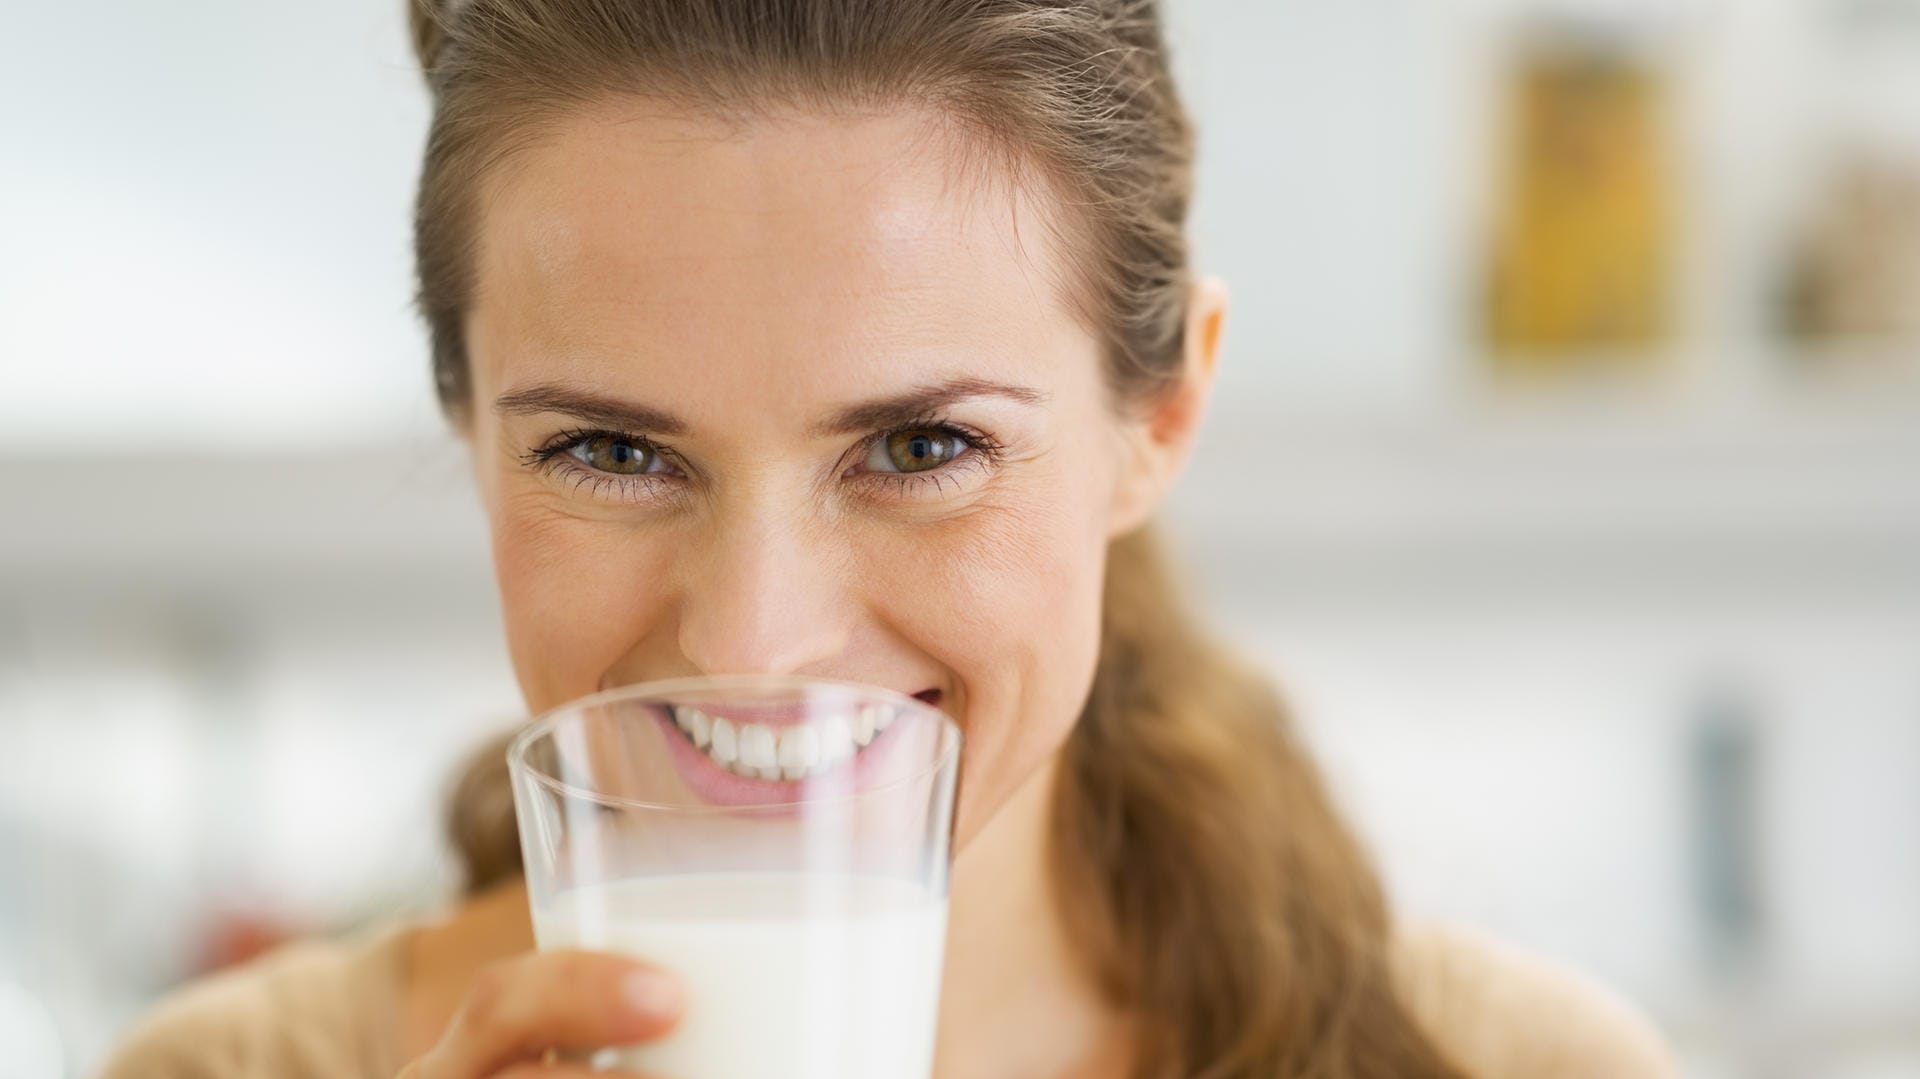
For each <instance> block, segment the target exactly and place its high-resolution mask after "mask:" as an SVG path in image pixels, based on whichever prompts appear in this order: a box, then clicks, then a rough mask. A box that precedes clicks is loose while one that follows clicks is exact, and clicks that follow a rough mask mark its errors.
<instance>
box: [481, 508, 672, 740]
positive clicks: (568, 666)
mask: <svg viewBox="0 0 1920 1079" xmlns="http://www.w3.org/2000/svg"><path fill="white" fill-rule="evenodd" d="M549 501H550V500H546V499H542V498H538V497H518V498H516V497H509V498H506V499H504V500H502V501H500V502H498V503H496V504H495V505H494V507H493V509H492V512H493V520H492V530H493V558H494V571H495V574H496V575H497V577H498V581H499V587H500V605H501V616H502V618H503V619H504V621H505V623H506V635H507V647H508V650H509V652H510V653H511V655H512V658H513V667H514V673H515V675H516V676H517V677H518V679H519V681H520V688H521V692H522V693H523V694H524V695H525V696H526V698H527V706H528V707H529V708H530V709H532V710H533V711H536V712H537V711H542V710H545V709H547V708H551V707H553V706H555V705H558V704H562V703H564V702H566V701H569V700H572V699H574V698H575V697H580V696H583V695H585V694H588V693H592V692H594V691H595V690H597V689H599V688H600V686H599V682H600V679H601V678H602V676H603V675H604V674H605V673H606V671H608V670H609V669H610V668H612V667H613V666H614V664H615V663H616V662H617V661H618V659H619V658H620V657H621V656H622V655H623V654H625V653H627V652H628V651H630V650H631V649H632V647H633V642H634V641H636V640H639V639H641V638H642V637H643V636H644V634H645V631H646V627H647V626H649V625H651V624H653V623H654V621H655V620H656V619H657V618H658V617H659V612H658V610H656V606H657V604H658V603H659V602H660V601H659V600H658V599H657V597H658V596H659V595H660V592H661V590H660V589H659V588H658V583H659V581H660V580H662V575H663V574H664V573H665V572H667V570H668V568H669V567H668V557H669V556H668V551H669V550H670V545H669V544H666V543H663V542H654V541H653V540H652V539H650V538H649V537H647V536H646V535H645V534H644V533H643V532H641V531H639V530H636V529H632V528H622V527H615V526H612V525H609V524H607V523H605V522H596V521H583V520H579V519H576V518H572V517H568V516H566V515H564V514H561V513H556V512H555V511H554V510H553V508H552V507H551V505H548V504H543V503H546V502H549ZM649 585H652V586H653V587H649Z"/></svg>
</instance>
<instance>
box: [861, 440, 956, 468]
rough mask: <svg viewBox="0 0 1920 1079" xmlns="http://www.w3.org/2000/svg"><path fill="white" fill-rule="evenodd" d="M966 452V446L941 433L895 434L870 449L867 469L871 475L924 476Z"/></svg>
mask: <svg viewBox="0 0 1920 1079" xmlns="http://www.w3.org/2000/svg"><path fill="white" fill-rule="evenodd" d="M964 449H966V443H964V442H962V441H961V440H960V439H958V438H955V437H954V436H953V435H951V434H948V433H947V432H945V431H939V430H933V429H918V430H912V431H895V432H894V433H893V434H890V435H888V436H887V437H886V438H884V439H881V440H880V442H879V444H877V445H876V446H874V452H873V453H871V454H869V455H868V457H867V467H868V468H870V469H872V470H873V471H875V472H927V471H930V470H932V469H936V468H939V467H940V466H941V465H944V464H946V463H947V462H948V461H951V460H953V459H954V458H955V457H958V456H960V452H961V451H962V450H964Z"/></svg>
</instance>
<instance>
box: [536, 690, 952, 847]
mask: <svg viewBox="0 0 1920 1079" xmlns="http://www.w3.org/2000/svg"><path fill="white" fill-rule="evenodd" d="M729 687H742V688H744V687H753V688H757V689H778V688H781V687H785V688H789V689H800V690H808V689H839V690H844V691H847V692H849V693H852V694H858V695H860V696H864V697H870V698H881V699H886V700H889V701H890V702H892V703H898V704H902V705H905V706H907V707H910V708H913V709H916V710H919V711H922V712H931V713H932V714H933V715H934V716H935V717H936V718H937V719H938V720H939V722H940V725H941V733H942V735H945V736H947V737H946V738H944V743H945V744H943V745H942V746H941V747H940V750H939V752H938V753H936V754H935V755H934V759H933V761H932V762H931V763H929V764H928V765H927V766H926V767H924V768H918V769H915V770H914V771H913V772H912V773H910V774H908V775H904V776H899V777H896V778H894V779H890V780H888V781H886V782H885V783H882V784H879V785H878V786H874V787H869V788H867V789H865V790H860V791H855V792H853V793H851V794H843V795H839V796H837V797H832V798H802V799H797V800H793V801H785V802H749V803H747V804H745V805H714V804H708V803H700V804H684V803H676V802H652V801H647V800H645V799H641V798H623V797H620V796H618V795H612V794H602V793H599V792H597V791H591V790H588V789H586V788H585V787H580V786H576V785H575V784H572V783H568V782H567V781H566V780H564V779H561V778H559V777H558V776H554V775H549V774H548V773H547V771H546V770H545V769H542V768H537V767H535V766H534V765H532V764H529V763H528V762H527V751H528V749H529V747H531V746H532V745H533V743H535V742H537V741H539V740H540V739H541V738H542V737H544V736H547V735H550V734H552V733H553V732H554V731H555V730H556V729H558V728H559V726H560V725H561V724H562V723H563V722H565V721H566V720H567V719H569V718H572V717H573V716H574V715H575V714H577V713H579V712H582V711H584V710H586V709H588V708H593V707H596V706H598V705H603V704H608V703H614V702H620V701H628V700H641V701H644V700H648V699H650V698H661V697H665V696H667V695H669V694H671V693H673V692H675V691H679V690H686V689H693V688H702V689H714V690H724V689H727V688H729ZM965 737H966V735H965V732H963V731H962V730H961V729H960V724H959V723H958V722H956V721H955V720H954V718H953V717H952V716H950V715H948V714H947V713H945V712H943V711H941V710H940V709H938V708H935V707H934V706H933V705H930V704H928V703H927V702H926V701H923V700H921V699H920V698H918V697H910V696H908V695H906V694H904V693H901V692H899V691H897V690H892V689H888V688H887V687H885V686H875V685H868V684H867V683H865V682H850V681H847V680H846V679H842V678H815V677H812V676H809V675H798V674H768V675H761V674H716V675H686V676H683V677H678V678H662V679H657V680H654V681H651V682H634V683H631V684H629V685H624V686H615V687H613V688H611V689H603V690H599V691H597V692H594V693H589V694H587V695H586V696H584V697H576V698H574V699H573V700H570V701H567V702H565V703H562V704H558V705H555V706H554V707H552V708H549V709H547V710H546V711H544V712H541V713H539V714H537V715H535V716H533V717H532V718H530V719H528V720H527V721H526V723H525V725H524V726H523V727H522V728H521V730H520V731H519V732H518V733H517V734H515V735H514V736H513V739H512V740H511V741H510V742H508V743H507V770H508V771H509V772H510V773H512V774H514V775H524V776H526V777H528V778H529V779H531V780H533V781H534V782H535V783H538V784H540V785H541V786H543V787H546V788H548V789H549V790H552V791H554V792H555V793H557V794H559V795H562V796H563V797H567V798H574V799H578V800H580V801H583V802H592V803H594V804H597V805H603V806H609V807H615V808H620V809H650V810H660V811H663V812H668V813H736V814H738V813H754V812H761V811H765V810H775V809H792V808H794V807H796V806H810V805H840V804H843V803H846V802H857V801H859V800H861V799H863V798H868V797H872V796H876V795H881V794H886V793H889V792H891V791H894V790H897V789H899V788H901V787H904V786H906V785H908V784H910V783H917V782H920V781H922V780H924V779H926V778H928V777H929V776H933V775H937V774H939V772H940V770H941V769H943V768H945V767H947V766H948V765H949V764H954V765H955V766H956V767H957V763H958V759H959V756H960V749H961V746H962V744H963V743H964V741H965Z"/></svg>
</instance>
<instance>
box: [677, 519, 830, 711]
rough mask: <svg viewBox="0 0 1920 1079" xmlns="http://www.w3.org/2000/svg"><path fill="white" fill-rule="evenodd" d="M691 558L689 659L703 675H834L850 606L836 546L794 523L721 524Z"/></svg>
mask: <svg viewBox="0 0 1920 1079" xmlns="http://www.w3.org/2000/svg"><path fill="white" fill-rule="evenodd" d="M704 539H705V542H703V543H701V544H699V546H698V549H697V550H694V551H689V552H688V553H687V555H686V556H685V558H684V559H683V563H682V564H683V565H685V566H687V569H688V572H687V574H686V576H685V577H684V578H683V586H682V587H683V591H682V593H681V596H680V612H679V614H680V626H679V630H680V633H679V643H680V651H681V654H682V655H683V656H684V657H685V658H686V660H687V661H688V662H689V663H691V664H692V665H693V666H694V667H695V668H696V669H698V670H699V671H700V673H702V674H807V673H827V669H828V667H829V665H830V664H832V663H833V661H834V660H835V659H836V658H837V657H839V656H840V655H842V653H843V652H844V651H845V650H846V647H847V644H848V641H849V638H850V635H851V626H850V624H849V620H848V619H849V614H848V612H849V611H850V609H851V607H852V604H851V603H850V602H849V597H848V596H847V595H846V590H847V585H846V583H845V582H846V576H845V574H844V573H843V572H841V570H840V565H841V560H840V559H839V558H838V557H836V556H837V552H836V551H834V550H833V549H832V545H831V544H830V543H824V542H821V541H820V539H819V538H817V537H812V535H811V532H810V531H803V530H802V529H799V528H796V527H794V526H793V524H792V522H791V521H790V520H788V521H779V520H770V519H767V518H766V517H765V516H756V517H753V518H743V517H735V518H733V519H731V520H728V521H720V520H716V521H715V522H713V524H712V526H711V527H710V528H709V529H708V534H707V535H706V537H704Z"/></svg>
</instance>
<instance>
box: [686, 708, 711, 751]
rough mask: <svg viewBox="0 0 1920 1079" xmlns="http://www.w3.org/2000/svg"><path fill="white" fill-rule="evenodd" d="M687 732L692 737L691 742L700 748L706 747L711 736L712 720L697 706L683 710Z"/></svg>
mask: <svg viewBox="0 0 1920 1079" xmlns="http://www.w3.org/2000/svg"><path fill="white" fill-rule="evenodd" d="M685 718H686V722H685V723H684V724H683V726H685V727H686V730H687V734H688V735H689V736H690V737H692V738H693V744H694V745H696V746H699V747H700V748H701V749H705V748H707V742H708V741H709V740H710V739H711V738H712V736H713V720H712V719H711V718H709V717H708V716H707V714H706V713H705V712H702V711H701V710H700V709H698V708H688V709H686V710H685Z"/></svg>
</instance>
